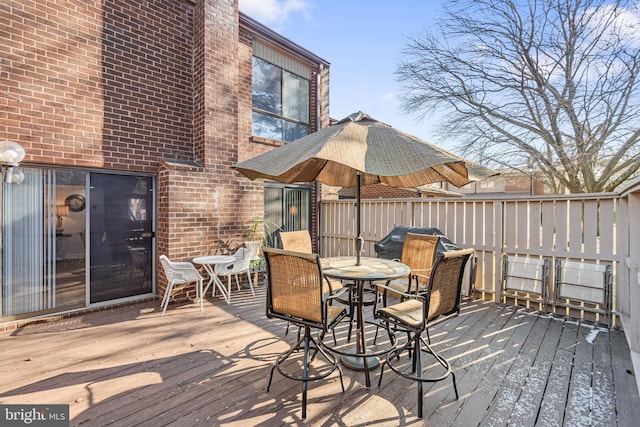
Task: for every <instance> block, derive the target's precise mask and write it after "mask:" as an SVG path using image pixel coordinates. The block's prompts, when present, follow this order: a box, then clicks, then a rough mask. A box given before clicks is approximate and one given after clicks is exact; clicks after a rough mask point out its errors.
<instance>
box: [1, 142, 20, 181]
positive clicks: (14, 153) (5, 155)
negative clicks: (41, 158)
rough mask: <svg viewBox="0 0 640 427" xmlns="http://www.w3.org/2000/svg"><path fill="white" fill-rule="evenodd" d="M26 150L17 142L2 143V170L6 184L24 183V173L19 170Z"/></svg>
mask: <svg viewBox="0 0 640 427" xmlns="http://www.w3.org/2000/svg"><path fill="white" fill-rule="evenodd" d="M24 156H25V152H24V148H22V146H21V145H20V144H18V143H17V142H13V141H2V142H0V168H2V180H3V181H4V182H6V183H16V184H19V183H21V182H22V181H24V173H23V172H22V171H21V170H20V169H18V165H19V164H20V162H21V161H22V160H24Z"/></svg>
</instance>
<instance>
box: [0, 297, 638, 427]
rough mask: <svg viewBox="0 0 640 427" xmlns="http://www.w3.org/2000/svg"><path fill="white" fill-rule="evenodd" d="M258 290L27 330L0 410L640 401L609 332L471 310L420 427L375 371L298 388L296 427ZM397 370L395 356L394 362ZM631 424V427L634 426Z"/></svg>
mask: <svg viewBox="0 0 640 427" xmlns="http://www.w3.org/2000/svg"><path fill="white" fill-rule="evenodd" d="M264 300H265V287H264V286H260V287H258V288H257V292H256V296H255V297H252V296H251V295H250V293H249V292H248V291H246V290H243V291H242V292H238V291H236V292H234V293H233V294H232V304H231V305H227V304H225V303H224V301H222V300H221V299H219V298H215V299H211V298H210V299H209V301H208V302H206V303H205V310H204V312H200V311H199V309H198V307H196V306H195V305H193V304H185V305H180V306H170V307H169V309H168V310H167V314H166V316H164V317H161V315H160V314H161V312H160V310H159V307H158V306H159V303H158V302H157V301H152V302H146V303H141V304H136V305H130V306H124V307H119V308H115V309H109V310H105V311H100V312H93V313H89V314H85V315H80V316H75V317H71V318H67V319H64V320H61V321H55V322H48V323H39V324H31V325H27V326H25V327H23V328H21V329H17V330H14V331H8V332H2V333H0V354H1V358H0V403H5V404H7V403H17V404H69V405H70V414H71V425H89V426H102V425H110V424H113V425H118V426H143V425H145V426H154V427H156V426H164V425H174V426H192V425H210V426H215V425H238V426H249V425H251V426H255V425H264V426H272V425H290V424H308V425H314V426H329V425H341V426H362V425H369V424H373V425H380V426H383V425H389V426H397V425H434V426H448V425H459V426H472V425H483V426H493V425H512V426H529V425H531V426H533V425H540V426H558V425H566V426H587V425H594V426H596V425H602V426H615V425H618V426H635V425H637V420H640V399H639V397H638V391H637V389H636V382H635V377H634V375H633V372H632V370H631V369H632V368H631V361H630V358H629V350H628V348H627V344H626V341H625V338H624V335H623V333H622V332H620V331H611V332H609V331H608V330H606V329H593V328H591V327H589V326H580V325H578V324H577V323H575V322H571V321H563V320H560V319H556V318H551V317H543V316H538V315H535V314H531V313H527V312H525V311H522V310H516V309H514V308H508V307H501V306H497V305H495V304H493V303H488V302H483V301H473V302H466V303H465V304H464V308H463V311H462V314H461V315H460V316H459V317H457V318H456V319H453V320H452V321H450V322H447V323H446V324H443V325H440V326H438V327H437V328H436V329H434V330H433V332H432V334H431V336H432V340H433V342H434V343H437V344H436V346H435V347H436V348H437V349H439V350H442V352H443V354H444V355H445V357H448V358H449V359H450V360H451V361H452V362H453V366H454V371H455V373H456V376H457V379H458V388H459V391H460V399H459V400H457V401H456V400H455V397H454V394H453V388H452V386H451V381H450V380H445V381H441V382H439V383H436V384H431V385H429V384H428V385H427V387H426V393H425V398H424V404H425V419H424V420H421V419H419V418H417V416H416V415H417V406H416V405H417V391H416V386H415V384H413V383H411V382H410V381H408V380H405V379H403V378H401V377H398V376H397V375H395V374H394V373H393V372H392V371H391V370H389V369H387V370H385V373H384V378H383V383H382V386H381V387H378V386H377V382H378V377H379V375H380V369H379V368H378V369H377V370H375V371H373V372H372V387H371V388H370V389H365V388H364V387H363V384H364V376H363V373H362V372H356V371H350V370H348V369H344V383H345V388H346V391H345V392H344V393H342V392H341V391H340V382H339V380H338V375H337V373H334V374H332V375H331V376H330V377H328V378H327V379H325V380H320V381H316V382H312V383H310V386H309V392H308V399H309V402H308V414H307V419H306V421H304V422H303V421H302V420H301V419H300V416H301V413H300V403H301V386H300V383H298V382H294V381H292V380H288V379H285V378H283V377H282V376H281V375H279V374H278V373H277V372H276V374H275V377H274V382H273V384H272V387H271V390H270V392H268V393H267V392H266V385H267V380H268V375H269V370H270V368H271V366H272V363H273V361H274V358H275V357H276V355H277V354H278V353H279V352H281V351H284V350H286V349H287V348H288V344H287V342H292V341H293V340H294V338H295V333H289V335H288V336H286V337H285V336H284V330H285V326H284V324H283V323H282V322H280V321H276V320H269V319H266V318H265V315H264V311H265V310H264ZM405 358H406V356H405ZM634 420H635V422H634Z"/></svg>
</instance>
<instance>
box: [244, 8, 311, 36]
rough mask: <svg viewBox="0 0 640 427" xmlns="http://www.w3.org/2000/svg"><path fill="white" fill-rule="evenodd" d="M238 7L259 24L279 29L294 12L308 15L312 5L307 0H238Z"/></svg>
mask: <svg viewBox="0 0 640 427" xmlns="http://www.w3.org/2000/svg"><path fill="white" fill-rule="evenodd" d="M238 8H239V9H240V11H241V12H242V13H245V14H247V15H249V16H250V17H252V18H253V19H255V20H257V21H258V22H260V23H261V24H264V25H266V26H267V27H269V28H271V29H273V30H275V31H281V30H282V28H283V27H284V25H285V23H286V21H287V19H289V17H290V16H292V15H294V14H302V15H303V16H304V17H305V18H307V17H308V16H309V13H310V11H311V9H312V8H313V5H312V4H311V3H310V2H308V1H307V0H239V2H238Z"/></svg>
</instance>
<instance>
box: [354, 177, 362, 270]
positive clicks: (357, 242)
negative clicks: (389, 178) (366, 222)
mask: <svg viewBox="0 0 640 427" xmlns="http://www.w3.org/2000/svg"><path fill="white" fill-rule="evenodd" d="M360 186H361V183H360V172H358V174H357V176H356V231H357V235H356V240H355V246H356V265H360V252H362V250H363V249H364V239H363V238H362V236H361V235H360Z"/></svg>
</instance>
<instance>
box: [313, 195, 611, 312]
mask: <svg viewBox="0 0 640 427" xmlns="http://www.w3.org/2000/svg"><path fill="white" fill-rule="evenodd" d="M619 200H620V195H619V194H618V193H600V194H581V195H564V196H532V197H530V196H518V197H514V196H497V197H492V198H490V199H480V198H462V199H376V200H363V201H362V236H363V238H364V240H365V250H364V252H365V253H364V255H365V256H376V254H375V251H374V244H375V243H376V242H377V241H378V240H380V239H382V238H383V237H385V236H386V235H387V234H388V233H389V232H390V231H391V229H392V228H393V227H395V226H398V225H405V226H412V227H426V228H429V227H435V228H438V229H439V230H440V231H442V233H443V234H444V235H445V236H447V237H448V238H449V239H450V240H452V241H453V242H454V243H456V244H457V245H458V246H460V247H464V248H473V249H475V252H476V256H477V257H478V271H477V275H476V284H475V290H476V297H481V298H484V299H487V300H493V301H496V302H498V301H500V302H505V303H511V304H516V305H526V306H528V307H531V308H534V309H537V310H542V309H543V305H542V304H541V303H539V302H535V299H531V298H529V297H528V296H527V295H524V294H520V293H515V294H513V293H509V294H507V293H505V292H504V291H503V290H502V286H501V284H502V269H503V261H502V260H503V257H504V256H505V255H510V256H517V257H527V258H539V259H548V260H549V261H550V265H552V266H553V265H554V264H555V262H556V260H567V261H581V262H589V263H597V264H608V265H612V267H613V277H614V284H615V283H616V280H615V278H616V273H617V271H618V267H619V265H620V263H621V261H623V259H622V258H621V257H620V255H619V251H618V250H617V248H616V209H617V206H618V202H619ZM355 213H356V210H355V205H354V201H353V200H331V201H323V202H322V204H321V214H320V253H321V255H322V256H337V255H354V253H355V252H354V244H353V238H354V236H355V228H356V227H355ZM553 270H554V269H553V268H551V272H550V277H549V285H548V288H549V289H548V293H547V295H548V298H547V299H548V301H547V304H546V308H545V309H546V310H547V311H549V312H553V313H556V314H559V315H569V316H573V317H578V318H586V319H588V320H590V321H597V322H603V323H608V322H609V320H608V319H606V317H605V316H603V314H604V312H605V310H604V307H603V306H602V305H600V304H594V303H591V302H587V301H567V300H566V299H563V300H560V299H558V298H554V288H553V283H554V280H555V272H554V271H553ZM612 292H613V301H614V303H613V312H614V313H616V304H615V301H616V294H615V292H616V288H615V285H614V288H613V290H612ZM614 319H615V316H614Z"/></svg>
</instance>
